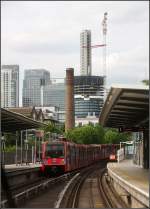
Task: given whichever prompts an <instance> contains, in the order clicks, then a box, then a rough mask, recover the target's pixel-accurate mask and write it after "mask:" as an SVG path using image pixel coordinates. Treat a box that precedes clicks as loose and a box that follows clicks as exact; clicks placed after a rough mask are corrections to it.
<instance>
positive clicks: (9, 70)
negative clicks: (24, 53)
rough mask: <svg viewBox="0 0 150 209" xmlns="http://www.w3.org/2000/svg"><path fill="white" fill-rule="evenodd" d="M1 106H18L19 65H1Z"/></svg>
mask: <svg viewBox="0 0 150 209" xmlns="http://www.w3.org/2000/svg"><path fill="white" fill-rule="evenodd" d="M1 107H19V65H2V70H1Z"/></svg>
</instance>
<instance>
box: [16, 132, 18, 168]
mask: <svg viewBox="0 0 150 209" xmlns="http://www.w3.org/2000/svg"><path fill="white" fill-rule="evenodd" d="M17 139H18V133H17V131H16V156H15V161H16V165H18V142H17Z"/></svg>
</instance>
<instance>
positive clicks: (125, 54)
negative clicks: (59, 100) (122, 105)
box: [1, 1, 149, 83]
mask: <svg viewBox="0 0 150 209" xmlns="http://www.w3.org/2000/svg"><path fill="white" fill-rule="evenodd" d="M148 9H149V2H148V1H143V2H142V1H141V2H140V1H122V2H117V1H116V2H114V1H100V2H98V1H81V2H78V1H58V2H57V1H56V2H54V1H30V2H29V1H20V2H19V1H18V2H17V1H2V15H1V44H2V45H1V49H2V50H1V52H2V54H1V60H2V64H19V65H20V74H21V76H20V77H21V79H22V78H23V72H24V69H27V68H41V67H42V68H45V69H47V70H50V72H51V75H52V77H65V68H67V67H74V68H75V74H76V75H77V74H79V73H80V32H81V30H83V29H91V31H92V44H99V43H102V42H103V37H102V25H101V23H102V19H103V15H104V12H106V11H107V12H108V25H107V26H108V33H107V55H108V59H107V60H108V63H107V65H108V69H107V73H108V81H109V83H114V82H116V81H117V82H127V83H129V82H130V83H132V82H133V83H136V82H139V80H140V79H141V78H143V77H144V76H145V75H146V74H147V75H148V45H149V21H148V16H149V11H148ZM92 72H93V74H95V75H101V73H102V48H99V49H92Z"/></svg>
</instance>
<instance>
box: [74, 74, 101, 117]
mask: <svg viewBox="0 0 150 209" xmlns="http://www.w3.org/2000/svg"><path fill="white" fill-rule="evenodd" d="M103 84H104V77H102V76H75V78H74V94H75V98H74V101H75V116H76V117H77V118H86V117H88V116H95V117H96V118H98V117H99V114H100V111H101V109H102V106H103V102H104V86H103Z"/></svg>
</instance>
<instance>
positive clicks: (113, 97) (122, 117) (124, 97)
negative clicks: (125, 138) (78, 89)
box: [99, 87, 149, 128]
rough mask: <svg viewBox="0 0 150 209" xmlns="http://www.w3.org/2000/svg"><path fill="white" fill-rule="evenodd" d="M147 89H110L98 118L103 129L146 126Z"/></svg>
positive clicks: (147, 109)
mask: <svg viewBox="0 0 150 209" xmlns="http://www.w3.org/2000/svg"><path fill="white" fill-rule="evenodd" d="M148 122H149V89H148V87H143V88H141V87H140V88H137V87H136V88H129V87H122V88H121V87H120V88H119V87H111V89H110V92H109V94H108V96H107V98H106V101H105V103H104V106H103V109H102V112H101V114H100V117H99V123H100V124H101V125H102V126H105V127H113V128H118V127H133V126H148Z"/></svg>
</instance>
